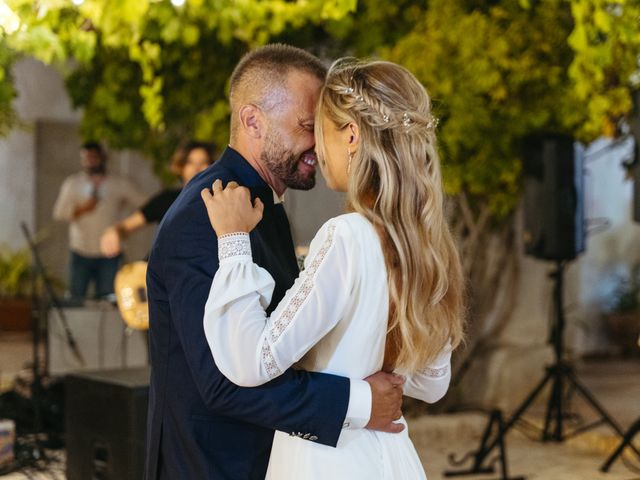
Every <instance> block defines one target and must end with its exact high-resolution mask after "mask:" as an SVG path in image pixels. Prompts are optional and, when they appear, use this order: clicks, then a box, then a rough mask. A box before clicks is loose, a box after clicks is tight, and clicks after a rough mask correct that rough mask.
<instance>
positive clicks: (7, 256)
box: [0, 247, 31, 298]
mask: <svg viewBox="0 0 640 480" xmlns="http://www.w3.org/2000/svg"><path fill="white" fill-rule="evenodd" d="M30 293H31V257H30V255H29V252H28V251H26V250H16V251H14V250H10V249H9V248H7V247H2V248H0V298H16V297H21V298H26V297H28V296H29V294H30Z"/></svg>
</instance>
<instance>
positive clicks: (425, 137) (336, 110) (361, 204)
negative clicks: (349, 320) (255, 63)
mask: <svg viewBox="0 0 640 480" xmlns="http://www.w3.org/2000/svg"><path fill="white" fill-rule="evenodd" d="M323 114H324V115H326V116H327V117H328V118H329V119H330V120H331V121H332V122H333V123H334V124H335V126H336V127H337V128H339V129H340V128H345V127H346V126H347V125H348V124H349V123H355V124H356V125H357V126H358V128H359V130H360V144H359V148H358V149H357V151H356V152H355V154H354V156H353V160H352V162H351V164H350V177H349V187H348V193H347V201H348V207H349V209H350V210H353V211H355V212H358V213H360V214H362V215H364V216H365V217H366V218H367V219H368V220H369V221H370V222H371V223H372V224H373V225H374V226H375V227H376V229H377V231H378V234H379V235H380V238H381V242H382V246H383V251H384V254H385V263H386V267H387V272H388V282H389V305H390V307H389V324H388V330H387V331H388V338H387V354H388V353H389V351H390V350H391V351H392V352H394V354H395V361H394V362H393V363H394V366H395V367H396V368H397V369H399V370H404V371H408V372H413V371H416V370H419V369H421V368H424V367H425V366H426V365H428V364H429V363H430V362H431V361H433V360H434V359H435V358H436V356H437V355H438V353H439V352H440V351H441V350H442V349H443V348H445V347H446V346H447V345H448V344H451V346H452V348H455V347H456V346H457V345H458V344H459V343H460V341H461V339H462V336H463V330H464V282H463V275H462V268H461V265H460V259H459V256H458V252H457V249H456V246H455V243H454V240H453V237H452V235H451V232H450V229H449V225H448V224H447V221H446V218H445V214H444V194H443V189H442V179H441V174H440V160H439V157H438V152H437V148H436V135H435V127H436V123H437V122H436V120H435V118H434V117H433V115H432V113H431V101H430V99H429V95H428V94H427V92H426V90H425V88H424V87H423V86H422V84H420V82H418V80H417V79H416V78H415V77H414V76H413V75H412V74H411V73H410V72H409V71H408V70H407V69H405V68H403V67H401V66H399V65H396V64H394V63H390V62H385V61H370V62H358V61H355V60H353V59H341V60H338V61H337V62H335V63H334V64H333V65H332V66H331V68H330V70H329V72H328V74H327V78H326V81H325V85H324V87H323V88H322V92H321V94H320V100H319V103H318V109H317V114H316V115H317V116H316V122H315V124H316V128H317V135H318V138H317V140H316V145H317V147H318V149H319V152H318V153H319V154H320V157H321V158H323V154H324V152H323V150H322V145H323V141H322V138H323V132H322V118H323ZM345 155H347V152H346V151H345Z"/></svg>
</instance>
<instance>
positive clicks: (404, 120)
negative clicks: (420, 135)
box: [402, 112, 413, 128]
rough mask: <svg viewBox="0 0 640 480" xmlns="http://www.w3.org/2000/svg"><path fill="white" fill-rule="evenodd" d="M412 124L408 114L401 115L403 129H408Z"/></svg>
mask: <svg viewBox="0 0 640 480" xmlns="http://www.w3.org/2000/svg"><path fill="white" fill-rule="evenodd" d="M412 123H413V121H412V120H411V119H410V118H409V114H408V113H407V112H404V113H403V114H402V125H403V126H404V127H405V128H409V126H410V125H411V124H412Z"/></svg>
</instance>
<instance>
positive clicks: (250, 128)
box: [239, 104, 265, 138]
mask: <svg viewBox="0 0 640 480" xmlns="http://www.w3.org/2000/svg"><path fill="white" fill-rule="evenodd" d="M239 113H240V115H239V116H240V125H241V128H242V130H244V132H245V133H246V134H247V135H249V136H250V137H252V138H261V137H262V135H263V134H264V127H265V122H264V115H263V114H262V110H260V109H259V108H258V107H257V106H256V105H252V104H247V105H243V106H242V107H240V112H239Z"/></svg>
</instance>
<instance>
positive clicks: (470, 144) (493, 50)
mask: <svg viewBox="0 0 640 480" xmlns="http://www.w3.org/2000/svg"><path fill="white" fill-rule="evenodd" d="M465 3H469V2H460V1H450V0H432V1H431V2H430V4H429V10H428V11H426V12H424V13H423V15H422V17H421V19H420V22H419V23H418V24H417V25H416V27H415V28H414V30H413V31H411V32H410V33H409V34H407V35H406V36H405V37H404V38H402V39H401V40H400V41H399V42H397V43H396V44H395V45H394V46H393V47H391V48H389V49H388V50H387V51H386V52H385V53H384V55H385V56H386V57H388V58H389V59H391V60H393V61H396V62H398V63H401V64H403V65H405V66H406V67H407V68H409V69H410V70H411V71H412V72H414V73H415V74H416V75H417V76H418V78H419V79H420V80H421V81H422V82H423V83H424V84H425V86H426V87H427V89H428V91H429V92H430V95H431V97H432V99H433V102H434V109H435V111H436V114H437V116H439V117H440V119H441V123H440V127H439V130H440V132H439V133H440V135H439V138H440V148H441V151H442V157H443V168H444V177H445V182H446V189H447V191H448V192H449V193H450V194H452V195H456V194H459V193H462V192H464V193H465V194H467V195H468V196H470V197H472V198H473V199H474V200H475V201H474V202H473V205H476V206H479V205H482V204H485V203H486V204H488V205H489V208H490V209H491V211H492V213H493V215H494V216H495V217H496V218H501V217H503V216H505V215H507V214H508V213H509V212H510V211H512V210H513V208H514V206H515V203H516V202H517V200H518V195H517V193H518V191H519V172H520V155H521V151H520V141H521V139H522V137H523V136H525V135H527V134H529V133H532V132H536V131H541V130H551V131H561V132H569V133H570V132H572V131H574V130H575V129H576V128H577V126H578V125H579V124H580V122H581V121H583V119H584V115H583V114H582V112H581V111H580V109H579V108H577V107H578V104H577V99H576V96H575V94H574V93H573V88H572V84H571V81H570V80H569V78H568V73H567V71H568V68H569V65H570V63H571V59H572V56H571V52H570V50H569V47H568V45H567V43H566V39H567V37H568V35H569V33H570V32H571V28H572V19H571V15H570V11H569V8H568V6H567V3H566V2H564V1H562V0H542V1H540V2H536V3H535V7H530V8H523V7H521V6H520V5H518V4H515V3H513V2H490V3H491V5H493V6H488V7H486V8H479V7H478V5H477V4H478V3H480V2H473V3H475V4H476V5H475V6H474V8H469V7H468V6H467V5H465ZM487 3H489V2H487Z"/></svg>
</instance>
